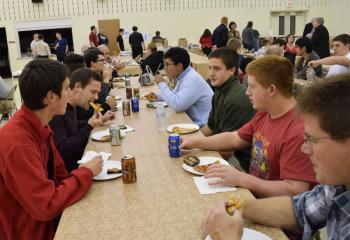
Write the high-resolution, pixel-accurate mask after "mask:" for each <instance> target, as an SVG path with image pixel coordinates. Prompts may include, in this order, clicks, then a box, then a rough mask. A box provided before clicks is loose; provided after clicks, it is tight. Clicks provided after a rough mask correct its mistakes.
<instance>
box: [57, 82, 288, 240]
mask: <svg viewBox="0 0 350 240" xmlns="http://www.w3.org/2000/svg"><path fill="white" fill-rule="evenodd" d="M131 81H132V85H133V87H136V86H138V84H137V78H135V77H134V78H132V79H131ZM139 87H140V86H139ZM140 90H141V95H142V94H145V93H148V92H150V91H157V89H156V86H150V87H142V88H140ZM112 95H118V96H123V97H125V89H113V90H112ZM146 102H147V101H146V100H140V112H138V113H131V115H130V116H123V115H122V111H120V110H119V111H117V112H116V115H117V118H116V120H115V121H114V122H115V123H118V124H127V125H129V126H131V127H133V128H134V129H135V131H133V132H130V133H127V135H126V137H125V138H124V139H123V142H122V145H121V146H111V145H110V143H102V142H94V141H91V139H90V140H89V143H88V145H87V147H86V151H87V150H94V151H97V152H99V151H106V152H111V153H112V156H111V158H110V160H120V159H121V156H122V155H124V154H131V155H134V156H135V158H136V171H137V182H136V183H133V184H124V183H123V181H122V178H117V179H112V180H107V181H95V182H94V183H93V185H92V187H91V189H90V190H89V191H88V193H87V195H86V196H85V197H84V198H83V199H82V200H80V201H79V202H78V203H76V204H74V205H73V206H71V207H69V208H67V209H66V210H65V211H64V212H63V214H62V218H61V221H60V224H59V226H58V230H57V233H56V236H55V239H59V240H60V239H75V240H76V239H84V240H85V239H133V240H136V239H142V240H144V239H162V240H163V239H200V236H201V231H200V223H201V219H202V217H203V215H204V213H205V210H207V209H208V208H210V207H211V206H213V205H214V204H215V203H216V202H217V201H219V200H222V199H227V198H228V196H229V195H230V193H228V192H226V193H217V194H211V195H201V194H200V193H199V191H198V190H197V188H196V186H195V183H194V181H193V176H194V175H192V174H191V173H189V172H186V171H185V170H184V169H183V168H182V158H183V156H186V155H189V154H191V155H197V156H214V157H219V155H218V153H216V152H208V151H194V152H183V154H182V156H181V157H180V158H170V157H169V155H168V149H167V145H168V141H167V138H168V133H167V132H165V131H159V130H157V126H156V120H155V109H149V108H146ZM191 122H192V121H191V120H190V118H189V117H188V116H187V115H186V114H185V113H179V114H176V113H174V112H173V111H172V110H171V109H170V108H166V125H169V124H174V123H191ZM107 127H108V126H104V127H101V128H99V129H96V130H101V129H104V128H107ZM193 134H194V135H201V134H202V133H201V132H200V131H198V132H196V133H193ZM237 193H238V194H239V195H240V197H241V198H242V199H249V198H253V195H252V194H251V193H250V191H249V190H247V189H242V188H239V189H238V191H237ZM247 227H250V228H253V229H256V230H258V231H261V232H263V233H265V234H266V235H268V236H270V237H271V238H272V239H287V238H286V236H285V235H284V234H283V232H282V231H281V230H280V229H277V228H271V227H266V226H261V225H257V224H249V223H247Z"/></svg>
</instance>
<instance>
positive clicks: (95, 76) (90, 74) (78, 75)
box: [69, 68, 103, 89]
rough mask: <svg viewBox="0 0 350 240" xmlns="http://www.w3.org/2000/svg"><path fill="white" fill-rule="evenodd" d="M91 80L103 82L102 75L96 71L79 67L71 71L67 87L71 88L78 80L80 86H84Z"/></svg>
mask: <svg viewBox="0 0 350 240" xmlns="http://www.w3.org/2000/svg"><path fill="white" fill-rule="evenodd" d="M92 80H94V81H98V82H100V83H101V84H102V82H103V79H102V76H101V74H99V73H98V72H96V71H94V70H92V69H91V68H79V69H77V70H75V71H74V72H73V74H72V76H71V78H70V83H69V87H70V88H71V89H73V88H74V86H75V84H76V83H78V82H79V83H80V84H81V88H85V87H86V86H87V85H88V84H90V82H91V81H92Z"/></svg>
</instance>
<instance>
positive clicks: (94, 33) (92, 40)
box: [89, 25, 98, 47]
mask: <svg viewBox="0 0 350 240" xmlns="http://www.w3.org/2000/svg"><path fill="white" fill-rule="evenodd" d="M90 29H91V32H90V34H89V42H90V46H91V47H97V46H98V38H97V29H96V27H95V25H93V26H91V27H90Z"/></svg>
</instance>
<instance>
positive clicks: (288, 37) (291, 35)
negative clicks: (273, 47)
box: [286, 33, 295, 43]
mask: <svg viewBox="0 0 350 240" xmlns="http://www.w3.org/2000/svg"><path fill="white" fill-rule="evenodd" d="M290 36H293V42H294V40H295V37H294V34H291V33H289V34H288V35H287V37H286V43H287V42H288V38H289V37H290Z"/></svg>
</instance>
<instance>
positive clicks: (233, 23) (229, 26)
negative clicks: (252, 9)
mask: <svg viewBox="0 0 350 240" xmlns="http://www.w3.org/2000/svg"><path fill="white" fill-rule="evenodd" d="M232 25H236V26H237V24H236V23H235V22H230V24H229V25H228V28H229V29H230V30H231V26H232Z"/></svg>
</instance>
